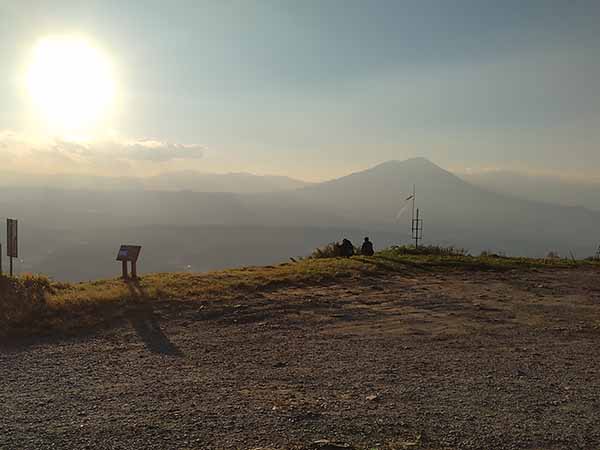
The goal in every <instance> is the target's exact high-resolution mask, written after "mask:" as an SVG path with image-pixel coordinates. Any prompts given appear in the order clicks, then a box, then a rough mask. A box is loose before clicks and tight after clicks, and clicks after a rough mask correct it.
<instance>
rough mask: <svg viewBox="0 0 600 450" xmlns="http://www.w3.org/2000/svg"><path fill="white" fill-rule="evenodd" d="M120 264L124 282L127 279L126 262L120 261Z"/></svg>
mask: <svg viewBox="0 0 600 450" xmlns="http://www.w3.org/2000/svg"><path fill="white" fill-rule="evenodd" d="M121 263H122V264H123V279H124V280H126V279H127V278H129V277H128V276H127V261H121Z"/></svg>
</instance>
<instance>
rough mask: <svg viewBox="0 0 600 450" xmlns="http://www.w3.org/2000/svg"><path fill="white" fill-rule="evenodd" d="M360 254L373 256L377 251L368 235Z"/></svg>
mask: <svg viewBox="0 0 600 450" xmlns="http://www.w3.org/2000/svg"><path fill="white" fill-rule="evenodd" d="M360 254H361V255H365V256H373V255H374V254H375V251H374V250H373V243H372V242H371V241H370V240H369V238H368V237H366V238H365V241H364V242H363V245H362V247H361V249H360Z"/></svg>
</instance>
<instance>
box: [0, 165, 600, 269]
mask: <svg viewBox="0 0 600 450" xmlns="http://www.w3.org/2000/svg"><path fill="white" fill-rule="evenodd" d="M217 178H219V177H217ZM208 179H209V178H204V181H202V182H205V181H206V180H208ZM242 179H245V177H241V178H239V180H242ZM249 179H250V180H252V181H251V182H249V183H251V184H252V185H253V186H254V190H250V191H249V192H248V193H235V192H230V193H226V192H193V191H192V190H181V191H177V190H171V189H166V188H165V189H163V190H147V189H145V188H144V187H139V188H136V189H130V188H128V189H124V188H122V189H86V190H84V189H79V190H76V189H64V188H61V189H58V188H42V187H4V188H2V189H0V215H2V216H12V217H18V218H19V219H20V220H21V223H22V232H21V239H22V241H21V242H22V244H21V245H22V250H23V251H22V255H23V260H24V261H23V263H22V264H21V266H20V267H21V269H22V270H28V271H35V272H45V273H49V274H52V275H53V276H56V277H58V278H64V279H82V278H95V277H98V276H107V275H110V274H112V273H114V274H117V273H118V267H117V265H116V264H113V262H112V259H113V258H114V255H113V253H114V252H115V249H116V248H117V247H118V245H119V244H120V243H121V242H125V241H130V243H139V244H141V245H143V246H144V249H145V250H143V255H144V257H145V258H146V260H145V261H146V262H145V263H143V262H142V263H141V269H142V270H144V267H145V268H146V270H153V271H170V270H184V269H185V268H188V266H189V268H190V269H191V270H208V269H216V268H222V267H226V266H236V265H240V264H253V263H257V264H258V263H260V264H269V263H275V262H278V261H285V260H287V259H288V258H289V257H290V256H294V257H296V256H301V255H306V254H308V253H310V251H311V250H312V249H313V248H314V247H315V246H317V245H321V244H326V243H328V242H330V241H331V240H335V239H341V238H342V237H344V235H348V236H349V237H351V238H352V239H354V240H355V243H356V244H357V243H359V242H360V239H362V237H363V236H364V235H369V236H371V237H372V239H373V240H374V242H375V244H376V246H379V247H381V246H384V245H389V244H392V243H398V244H406V243H410V242H411V236H410V208H406V210H405V212H404V213H403V214H400V215H398V213H399V212H400V211H401V210H402V209H403V208H404V207H405V206H407V202H406V200H405V199H406V198H407V197H408V195H409V194H410V193H411V192H412V187H413V184H414V185H416V192H417V195H416V204H417V207H418V208H419V209H420V212H421V216H422V217H423V219H424V236H425V240H424V242H425V243H436V244H452V245H457V246H461V247H464V248H467V249H468V250H470V251H472V252H474V253H477V252H479V251H481V250H492V251H496V252H499V251H504V252H507V253H509V254H513V255H528V256H543V255H544V254H545V253H546V252H548V251H550V250H553V251H558V252H559V253H561V254H562V255H567V256H568V255H569V254H570V252H572V253H573V254H574V255H575V256H577V257H585V256H589V255H591V254H593V253H594V252H595V250H596V247H597V245H598V243H600V232H598V225H599V224H600V212H596V211H592V210H589V209H586V208H582V207H568V206H561V205H556V204H552V203H544V202H539V201H532V200H527V199H521V198H517V197H515V196H512V195H506V194H501V193H496V192H492V191H490V190H488V189H484V188H482V187H479V186H476V185H473V184H471V183H469V182H467V181H465V180H463V179H461V178H459V177H457V176H455V175H453V174H451V173H450V172H448V171H446V170H443V169H441V168H440V167H438V166H436V165H435V164H433V163H431V162H430V161H428V160H426V159H424V158H415V159H410V160H406V161H389V162H386V163H383V164H380V165H378V166H376V167H373V168H371V169H368V170H364V171H361V172H357V173H353V174H351V175H348V176H345V177H341V178H339V179H335V180H332V181H327V182H324V183H317V184H312V185H303V186H300V187H296V188H291V189H290V188H289V187H291V186H292V185H293V182H290V183H291V184H289V183H288V184H286V183H283V184H284V185H286V186H287V188H285V189H278V190H275V191H270V192H264V191H263V192H256V190H257V189H258V188H257V187H256V186H257V185H258V183H259V182H258V181H257V180H256V179H255V178H254V177H252V176H250V177H249ZM222 180H224V179H222ZM177 182H181V183H183V185H189V183H192V184H194V183H195V181H194V175H193V174H188V176H187V177H183V178H182V180H180V181H169V180H167V181H166V185H168V186H174V185H176V183H177ZM244 182H247V179H246V181H244ZM196 185H197V186H200V185H201V183H200V182H198V183H197V184H196ZM266 185H267V183H263V184H262V186H263V187H264V186H266ZM211 186H213V187H214V186H215V184H214V183H213V184H211ZM237 186H238V187H239V186H242V183H238V184H237ZM271 186H273V185H272V184H271ZM356 241H358V242H356Z"/></svg>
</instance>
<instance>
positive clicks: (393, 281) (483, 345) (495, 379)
mask: <svg viewBox="0 0 600 450" xmlns="http://www.w3.org/2000/svg"><path fill="white" fill-rule="evenodd" d="M599 275H600V272H597V271H593V270H591V269H586V270H537V271H520V272H516V271H513V272H504V273H497V272H470V273H466V272H452V273H447V272H446V273H434V272H428V273H425V274H423V275H419V276H418V277H416V276H415V277H407V276H400V275H391V276H389V277H386V278H365V279H360V280H348V281H347V282H346V283H344V284H336V285H325V286H319V287H294V288H289V289H279V290H274V291H270V292H267V293H262V294H251V295H249V296H248V297H244V298H239V299H238V300H236V301H234V302H227V303H225V302H215V301H212V302H209V301H206V302H193V303H192V302H174V301H172V302H152V303H150V302H140V303H139V304H136V305H131V307H130V308H129V309H128V310H127V311H125V312H124V314H123V320H122V321H121V322H119V323H116V324H115V326H114V327H113V328H112V329H109V330H102V331H98V332H96V333H94V334H89V335H87V336H78V337H69V338H66V337H65V338H60V337H52V338H45V339H44V340H39V339H38V340H34V339H29V340H20V341H12V342H4V343H2V344H1V346H0V449H2V450H4V449H6V450H16V449H27V450H36V449H83V448H90V449H252V448H272V449H288V448H290V449H291V448H313V447H315V446H317V445H316V444H314V442H315V441H317V440H320V439H328V440H330V441H336V442H340V443H347V444H348V445H352V446H353V448H357V449H363V448H364V449H382V450H383V449H404V448H424V449H429V448H430V449H455V448H456V449H483V448H486V449H490V448H494V449H577V448H582V449H598V448H600V419H599V414H598V413H599V412H600V378H599V374H600V351H599V344H600V288H599V287H598V286H597V283H596V281H597V280H598V278H599ZM142 294H143V293H142ZM321 447H322V448H341V447H340V446H338V447H336V446H334V445H329V447H327V445H325V444H321Z"/></svg>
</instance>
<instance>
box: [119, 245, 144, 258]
mask: <svg viewBox="0 0 600 450" xmlns="http://www.w3.org/2000/svg"><path fill="white" fill-rule="evenodd" d="M141 251H142V246H141V245H121V247H120V248H119V253H118V254H117V261H133V262H136V261H137V260H138V258H139V257H140V252H141Z"/></svg>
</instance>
